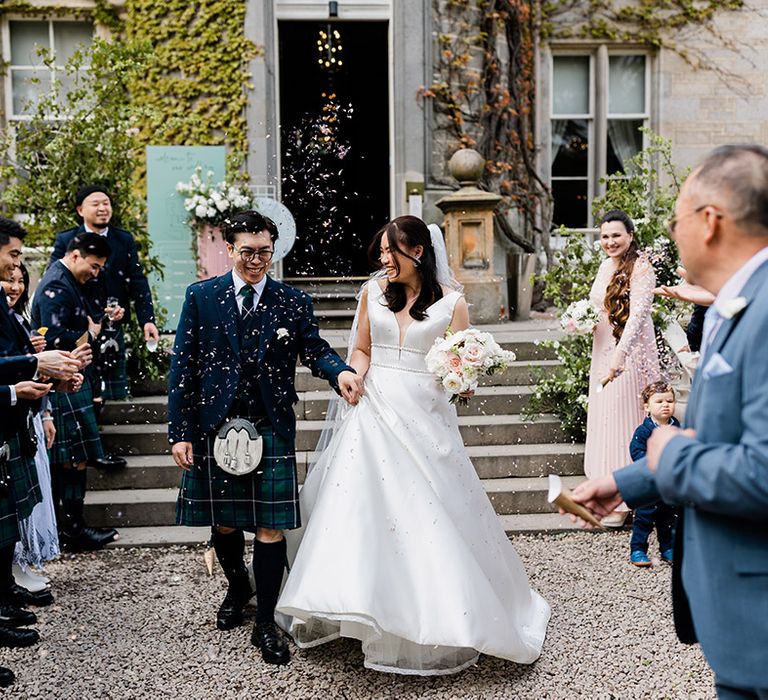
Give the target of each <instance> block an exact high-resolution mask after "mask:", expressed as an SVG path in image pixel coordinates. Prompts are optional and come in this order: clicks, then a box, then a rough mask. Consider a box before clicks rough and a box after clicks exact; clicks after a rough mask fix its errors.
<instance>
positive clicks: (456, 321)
mask: <svg viewBox="0 0 768 700" xmlns="http://www.w3.org/2000/svg"><path fill="white" fill-rule="evenodd" d="M435 229H436V231H433V233H432V235H430V231H429V229H428V228H427V226H426V225H425V224H424V222H422V221H421V220H420V219H417V218H415V217H411V216H404V217H400V218H398V219H395V220H394V221H392V222H391V223H389V224H388V225H387V226H385V228H384V229H382V231H381V232H380V233H379V235H378V236H377V238H376V240H375V241H374V245H375V246H380V253H381V257H380V260H381V264H382V266H383V268H384V270H385V272H386V276H383V275H380V276H378V277H374V278H373V279H371V280H370V281H369V282H368V283H367V284H366V285H365V288H364V290H363V294H362V296H361V299H360V306H359V309H358V322H357V324H356V325H357V333H356V339H355V341H354V349H353V352H352V355H351V358H350V364H351V365H352V366H353V367H354V368H355V370H356V371H357V372H358V373H359V374H361V375H363V376H364V377H365V393H364V395H363V396H362V397H361V398H360V400H359V402H358V404H357V405H356V406H354V407H351V408H349V409H348V410H346V411H345V410H344V409H342V411H341V413H342V415H341V416H339V417H338V419H337V420H336V421H335V429H334V432H333V434H332V437H331V438H330V441H329V443H328V445H327V447H326V448H325V449H324V450H323V452H322V454H321V456H320V457H319V459H318V460H317V462H316V463H315V464H314V465H313V467H312V468H311V469H310V471H309V474H308V475H307V479H306V482H305V484H304V487H303V489H302V491H301V508H302V512H303V516H304V521H305V523H306V525H305V527H304V528H303V529H302V530H296V531H293V532H291V533H288V548H289V558H291V559H293V561H292V566H291V569H290V574H289V576H288V579H287V582H286V584H285V587H284V589H283V592H282V594H281V596H280V600H279V602H278V606H277V607H278V613H279V621H280V623H281V625H282V626H283V627H284V628H285V629H286V630H287V631H288V632H289V633H290V634H291V635H292V636H293V638H294V640H295V641H296V643H297V644H298V646H299V647H312V646H316V645H318V644H322V643H324V642H328V641H331V640H333V639H337V638H338V637H340V636H341V637H353V638H356V639H359V640H361V642H362V648H363V653H364V655H365V666H366V667H368V668H372V669H376V670H379V671H389V672H394V673H404V674H419V675H434V674H446V673H455V672H457V671H460V670H462V669H464V668H466V667H468V666H470V665H472V664H474V663H475V662H476V661H477V660H478V658H479V655H480V654H481V653H483V654H489V655H492V656H497V657H500V658H503V659H508V660H510V661H515V662H518V663H531V662H533V661H535V660H536V659H537V658H538V656H539V654H540V653H541V647H542V644H543V642H544V636H545V633H546V627H547V622H548V620H549V615H550V610H549V605H548V604H547V602H546V601H545V600H544V599H543V598H542V597H541V596H540V595H539V594H538V593H536V592H535V591H533V590H532V589H531V588H530V585H529V583H528V578H527V576H526V573H525V570H524V569H523V565H522V563H521V562H520V559H519V558H518V556H517V553H516V552H515V550H514V548H513V547H512V544H511V543H510V542H509V540H508V539H507V537H506V535H505V533H504V530H503V529H502V527H501V525H500V523H499V520H498V518H497V516H496V513H495V512H494V510H493V507H492V506H491V504H490V501H489V500H488V497H487V496H486V494H485V490H484V489H483V486H482V484H481V483H480V479H479V478H478V476H477V473H476V472H475V469H474V467H473V466H472V463H471V462H470V460H469V458H468V457H467V454H466V451H465V449H464V445H463V442H462V439H461V435H460V433H459V428H458V422H457V419H456V410H455V408H454V407H453V406H452V405H451V404H450V403H449V401H448V397H447V396H446V394H445V392H444V391H443V389H442V387H441V386H440V384H438V382H437V381H436V379H435V377H434V376H433V375H432V374H430V373H429V372H428V371H427V369H426V366H425V361H424V358H425V355H426V353H427V351H428V350H429V349H430V347H431V346H432V343H433V342H434V340H435V339H436V338H438V337H442V336H443V335H444V333H445V331H446V329H447V328H448V326H449V325H450V326H451V327H452V328H453V329H454V330H461V329H463V328H466V327H467V326H468V325H469V318H468V310H467V303H466V301H465V299H464V297H463V295H462V294H461V292H460V291H458V290H455V289H452V288H451V282H452V281H454V282H455V280H453V278H452V276H451V275H450V272H449V271H448V265H447V257H446V254H445V244H444V243H443V240H442V235H441V233H440V231H439V229H437V228H436V227H435ZM436 249H437V250H436ZM456 286H457V285H456ZM297 547H298V551H297Z"/></svg>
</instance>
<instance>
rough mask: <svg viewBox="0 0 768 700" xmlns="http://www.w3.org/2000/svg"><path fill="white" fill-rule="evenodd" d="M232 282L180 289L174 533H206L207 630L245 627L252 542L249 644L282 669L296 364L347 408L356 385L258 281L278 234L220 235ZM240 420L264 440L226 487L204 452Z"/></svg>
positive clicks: (250, 215)
mask: <svg viewBox="0 0 768 700" xmlns="http://www.w3.org/2000/svg"><path fill="white" fill-rule="evenodd" d="M222 232H223V235H224V239H225V241H226V243H227V250H228V252H229V255H230V257H231V258H232V259H233V262H234V270H233V271H232V272H229V273H227V274H225V275H222V276H221V277H215V278H213V279H210V280H206V281H204V282H197V283H195V284H193V285H191V286H190V287H188V288H187V294H186V299H185V301H184V307H183V309H182V312H181V316H180V318H179V325H178V328H177V329H176V342H175V344H174V348H173V357H172V359H171V372H170V378H169V397H168V415H169V433H168V437H169V441H170V442H171V443H172V444H173V448H172V451H173V457H174V460H175V461H176V464H177V465H178V466H179V467H181V468H182V469H183V470H184V473H183V474H182V479H181V489H180V493H179V499H178V504H177V522H178V523H179V524H181V525H190V526H211V531H212V537H211V540H212V543H213V547H214V549H215V551H216V556H217V558H218V560H219V563H220V564H221V567H222V569H223V570H224V573H225V575H226V577H227V581H228V584H229V585H228V590H227V594H226V597H225V598H224V602H223V603H222V604H221V606H220V608H219V611H218V614H217V618H216V624H217V627H218V628H219V629H222V630H227V629H232V628H233V627H236V626H237V625H239V624H241V622H242V610H243V607H244V606H245V604H246V603H247V602H248V601H249V600H250V598H251V597H252V596H253V591H252V590H251V586H250V582H249V579H248V573H247V569H246V567H245V563H244V561H243V555H244V551H245V540H244V534H243V531H248V532H254V533H255V534H256V539H255V541H254V549H253V570H254V575H255V580H256V599H257V604H258V612H257V615H256V623H255V625H254V628H253V633H252V635H251V642H252V643H253V644H254V646H256V647H258V648H259V649H260V650H261V653H262V657H263V659H264V660H265V661H266V662H268V663H275V664H282V663H287V661H288V660H289V658H290V655H289V652H288V645H287V643H286V642H285V640H284V639H283V637H282V635H281V634H280V632H279V631H278V630H277V627H276V625H275V621H274V612H275V605H276V604H277V598H278V595H279V593H280V586H281V583H282V579H283V572H284V568H285V562H286V550H285V539H284V538H283V532H282V531H283V530H290V529H295V528H298V527H300V525H301V514H300V513H299V489H298V479H297V475H296V459H295V454H294V441H295V436H296V417H295V413H294V409H293V404H294V403H295V402H296V401H297V399H298V397H297V395H296V391H295V385H294V381H295V373H296V361H297V358H298V357H299V356H300V357H301V361H302V363H303V364H304V365H306V366H307V367H309V368H310V369H311V370H312V374H313V375H315V376H320V377H323V378H324V379H327V380H328V382H329V383H330V384H331V386H332V387H333V388H334V389H335V390H337V391H338V392H339V393H341V394H342V396H343V397H344V398H345V399H346V400H348V401H350V402H356V401H357V399H358V398H359V396H360V395H361V394H362V380H361V379H360V378H359V377H358V376H357V375H356V374H355V372H354V370H352V369H351V368H350V367H348V366H347V365H346V364H345V363H344V362H343V361H342V360H341V358H340V357H339V356H338V355H337V354H336V353H335V352H334V351H333V350H332V349H331V348H330V346H329V345H328V343H327V342H325V341H324V340H323V339H321V338H320V335H319V331H318V324H317V320H316V318H315V316H314V313H313V311H312V302H311V300H310V298H309V297H308V296H307V295H306V294H304V293H303V292H301V291H299V290H296V289H294V288H292V287H289V286H286V285H284V284H281V283H279V282H276V281H275V280H273V279H272V278H270V277H269V276H268V275H267V270H268V268H269V266H270V263H271V261H272V256H273V253H274V242H275V240H277V237H278V231H277V227H276V226H275V224H274V222H272V221H271V220H270V219H268V218H266V217H263V216H262V215H261V214H259V213H258V212H255V211H245V212H240V213H238V214H235V215H233V216H232V217H230V219H228V220H227V221H225V223H224V226H223V227H222ZM235 417H240V418H245V419H247V420H249V421H250V422H251V423H252V424H254V425H255V426H256V429H257V431H258V433H259V434H260V435H261V437H262V440H263V452H262V459H261V462H260V464H259V466H258V468H257V469H256V470H255V471H252V472H250V473H248V474H244V475H241V476H233V475H231V474H229V473H227V472H225V471H224V470H223V469H221V468H220V467H219V465H218V464H217V463H216V461H215V459H214V457H213V441H214V438H215V436H216V433H217V431H218V430H219V428H220V427H221V426H222V425H223V424H224V423H225V422H226V421H227V420H228V419H230V418H235Z"/></svg>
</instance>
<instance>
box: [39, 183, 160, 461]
mask: <svg viewBox="0 0 768 700" xmlns="http://www.w3.org/2000/svg"><path fill="white" fill-rule="evenodd" d="M75 210H76V212H77V216H78V218H79V219H80V220H81V221H82V224H81V225H80V226H77V227H75V228H71V229H68V230H66V231H62V232H61V233H59V234H57V235H56V240H55V242H54V246H53V252H52V253H51V264H52V263H53V262H54V261H56V260H60V259H61V258H63V257H64V255H65V253H66V250H67V246H68V245H69V243H70V242H71V241H72V239H73V238H74V237H75V236H76V235H78V234H81V233H84V232H86V231H90V232H93V233H96V234H98V235H99V236H103V237H104V238H106V240H107V242H108V243H109V247H110V250H111V253H110V255H109V258H108V259H107V264H106V265H105V266H104V270H103V271H102V274H101V275H99V276H98V277H97V278H95V279H93V280H91V281H89V282H88V284H87V285H86V297H87V298H88V299H89V301H91V303H92V305H93V313H92V317H93V319H94V320H95V321H97V322H99V321H101V319H102V316H103V314H104V309H105V308H106V307H107V300H108V299H110V298H113V299H117V303H118V305H119V306H120V307H122V308H123V309H125V310H126V314H130V305H131V302H133V305H134V309H135V311H136V317H137V320H138V322H139V327H141V328H142V329H143V331H144V339H145V340H146V341H147V342H157V341H158V340H159V338H160V334H159V332H158V330H157V326H156V325H155V312H154V307H153V304H152V293H151V291H150V288H149V283H148V282H147V277H146V275H145V274H144V270H143V269H142V267H141V263H140V261H139V255H138V251H137V249H136V241H135V240H134V238H133V235H132V234H131V233H130V232H129V231H124V230H123V229H120V228H117V227H115V226H110V225H109V222H110V220H111V218H112V201H111V199H110V195H109V193H108V192H107V190H106V189H105V188H103V187H101V186H99V185H88V186H86V187H81V188H80V189H79V190H78V191H77V194H76V195H75ZM127 319H128V315H126V316H125V318H124V319H123V322H125V321H127ZM108 326H109V324H105V326H104V327H103V329H102V335H103V336H104V337H103V338H102V339H101V341H100V343H99V345H103V344H104V342H105V341H107V340H114V341H115V342H116V343H117V346H118V349H117V350H116V351H114V352H112V353H111V354H112V357H113V360H112V361H108V355H107V354H106V353H105V355H104V356H103V357H101V358H97V360H96V364H97V365H98V366H99V373H100V375H101V376H100V378H99V379H100V381H99V382H98V385H96V386H94V387H93V389H94V391H95V396H96V397H97V399H99V400H100V397H101V398H103V399H105V400H110V399H115V400H120V399H124V398H126V397H127V395H128V381H127V376H126V370H125V336H124V335H123V330H122V324H121V323H118V322H115V323H114V327H111V328H110V327H108ZM102 382H103V385H104V391H103V393H102V391H101V383H102ZM94 384H96V382H94ZM114 461H115V462H116V464H114V465H113V466H120V464H118V463H119V462H122V466H124V465H125V463H124V461H122V460H120V459H119V458H118V459H116V460H114Z"/></svg>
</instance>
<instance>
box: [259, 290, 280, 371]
mask: <svg viewBox="0 0 768 700" xmlns="http://www.w3.org/2000/svg"><path fill="white" fill-rule="evenodd" d="M279 303H280V287H279V285H278V284H277V282H275V281H274V280H273V279H272V278H271V277H269V276H267V283H266V284H265V285H264V291H263V293H262V295H261V299H259V306H260V307H261V309H260V310H261V313H260V314H259V354H258V357H257V361H258V362H261V361H262V359H263V358H264V353H265V352H266V351H267V347H268V345H269V341H270V339H271V338H272V335H273V333H274V330H275V326H276V325H277V322H278V321H277V315H278V306H279Z"/></svg>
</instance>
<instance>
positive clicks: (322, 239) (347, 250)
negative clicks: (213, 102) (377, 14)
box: [278, 21, 389, 278]
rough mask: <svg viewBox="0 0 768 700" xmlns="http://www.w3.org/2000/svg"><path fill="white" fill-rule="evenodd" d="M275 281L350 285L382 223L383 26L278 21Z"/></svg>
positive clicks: (385, 169)
mask: <svg viewBox="0 0 768 700" xmlns="http://www.w3.org/2000/svg"><path fill="white" fill-rule="evenodd" d="M278 31H279V38H280V121H281V124H280V137H281V178H282V199H283V203H284V204H285V205H286V206H287V207H288V208H289V209H290V210H291V212H292V214H293V215H294V217H295V218H296V228H297V235H296V244H295V245H294V247H293V250H292V251H291V253H290V254H289V255H288V257H287V258H286V259H285V276H286V277H289V278H295V277H334V278H338V277H350V276H358V275H365V274H367V273H368V272H369V270H370V266H369V264H368V259H367V249H368V244H369V243H370V241H371V238H372V237H373V235H374V234H375V233H376V231H378V229H379V228H381V226H382V225H383V224H384V223H385V222H386V221H387V219H388V217H389V79H388V59H387V55H388V40H387V23H386V22H338V21H336V22H291V21H285V22H280V23H279V26H278Z"/></svg>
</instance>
